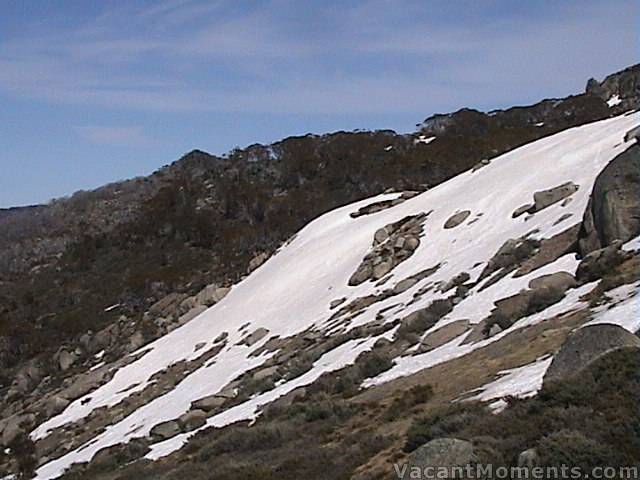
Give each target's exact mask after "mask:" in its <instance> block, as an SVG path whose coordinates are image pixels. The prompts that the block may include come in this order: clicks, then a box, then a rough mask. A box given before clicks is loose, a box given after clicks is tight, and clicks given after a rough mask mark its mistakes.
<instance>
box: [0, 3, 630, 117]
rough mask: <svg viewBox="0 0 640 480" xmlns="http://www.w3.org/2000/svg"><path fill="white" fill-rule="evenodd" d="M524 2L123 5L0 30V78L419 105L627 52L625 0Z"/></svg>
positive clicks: (33, 92) (81, 87)
mask: <svg viewBox="0 0 640 480" xmlns="http://www.w3.org/2000/svg"><path fill="white" fill-rule="evenodd" d="M498 3H501V2H495V1H494V2H487V3H486V5H487V8H488V6H490V5H493V4H498ZM503 3H505V2H503ZM506 4H507V5H508V4H509V2H506ZM512 5H513V4H512ZM530 5H531V8H530V9H529V11H528V12H527V14H526V15H524V14H519V13H518V12H517V11H516V12H512V13H510V14H508V15H507V14H504V15H486V14H484V13H483V11H482V9H481V8H478V7H477V4H475V2H468V1H461V2H439V1H432V2H417V1H406V2H397V1H389V0H369V1H362V2H353V3H349V2H347V3H344V4H343V3H342V2H341V3H336V4H325V3H324V2H322V4H317V5H313V6H310V5H309V4H305V5H304V6H303V5H300V4H299V3H297V2H293V1H287V0H271V1H268V2H262V3H259V4H256V5H254V6H253V7H250V8H249V7H245V8H240V7H239V6H238V4H237V2H230V1H229V2H227V1H217V2H209V1H198V0H166V1H163V2H159V3H154V4H153V5H152V6H149V5H145V4H142V5H140V4H134V6H131V5H130V4H124V6H122V7H118V8H112V9H110V10H107V11H105V12H104V13H102V14H99V15H96V16H94V17H89V18H86V19H85V20H84V22H83V23H81V24H79V25H77V26H74V27H67V28H64V29H60V28H59V27H56V26H52V27H51V28H49V29H47V28H42V29H40V32H41V33H39V34H38V35H36V36H30V37H27V38H21V37H15V38H9V39H7V40H5V41H4V42H1V43H0V90H4V91H5V92H8V93H10V94H12V95H17V96H25V97H31V98H37V99H41V100H45V101H50V102H56V103H61V104H73V105H78V104H80V105H87V106H98V107H102V108H119V109H138V110H144V111H202V110H212V111H220V112H238V111H252V112H273V113H287V112H289V113H319V114H326V113H344V112H345V111H349V112H351V113H366V112H380V113H382V112H389V113H397V112H408V111H421V112H425V113H427V112H428V111H430V110H438V109H442V108H447V107H450V106H451V105H456V104H459V105H462V104H464V103H471V104H473V103H474V102H477V101H478V99H479V98H482V99H484V103H486V104H491V103H493V104H502V103H506V102H509V101H512V100H513V99H515V98H522V96H523V95H522V92H523V91H524V90H526V91H529V92H535V93H533V94H534V95H535V94H537V93H538V92H539V91H550V92H559V93H560V92H562V93H568V91H571V89H574V87H575V85H574V84H575V82H576V79H580V80H579V81H580V82H582V81H583V80H584V79H586V77H587V76H588V75H592V74H595V75H598V74H601V73H604V72H606V71H609V70H611V69H612V68H618V67H622V66H624V65H625V64H627V63H631V62H632V61H633V59H634V52H633V46H632V45H633V44H634V41H635V38H634V37H635V16H634V15H633V10H634V8H635V6H634V2H631V1H629V2H627V1H624V0H621V1H619V2H616V8H612V7H611V4H609V3H608V2H597V1H589V2H573V3H572V2H562V3H560V4H552V3H549V2H542V1H541V2H531V4H530ZM536 5H537V6H536ZM303 7H304V8H303ZM449 10H455V11H456V12H458V13H459V16H458V17H456V16H455V15H452V14H451V12H450V11H449ZM549 10H553V12H550V11H549ZM630 12H631V14H630ZM45 27H46V26H45ZM563 89H564V90H566V92H563Z"/></svg>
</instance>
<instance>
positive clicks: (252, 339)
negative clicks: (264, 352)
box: [240, 327, 269, 347]
mask: <svg viewBox="0 0 640 480" xmlns="http://www.w3.org/2000/svg"><path fill="white" fill-rule="evenodd" d="M268 333H269V330H268V329H266V328H262V327H260V328H258V329H256V330H254V331H253V332H251V333H250V334H249V335H247V336H246V337H244V338H243V339H242V340H241V341H240V343H241V344H243V345H247V346H249V347H250V346H252V345H255V344H256V343H258V342H259V341H260V340H262V339H263V338H264V337H265V336H266V335H267V334H268Z"/></svg>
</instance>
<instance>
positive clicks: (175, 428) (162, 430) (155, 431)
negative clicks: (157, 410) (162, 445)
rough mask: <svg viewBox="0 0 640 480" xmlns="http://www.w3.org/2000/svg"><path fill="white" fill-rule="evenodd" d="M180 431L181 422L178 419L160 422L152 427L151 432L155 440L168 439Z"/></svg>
mask: <svg viewBox="0 0 640 480" xmlns="http://www.w3.org/2000/svg"><path fill="white" fill-rule="evenodd" d="M179 433H181V429H180V424H179V423H178V422H177V421H176V420H169V421H168V422H163V423H159V424H158V425H156V426H155V427H153V428H152V429H151V432H149V434H150V435H151V438H153V439H154V440H155V441H161V440H166V439H168V438H172V437H175V436H176V435H178V434H179Z"/></svg>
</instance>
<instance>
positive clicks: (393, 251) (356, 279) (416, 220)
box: [349, 212, 430, 286]
mask: <svg viewBox="0 0 640 480" xmlns="http://www.w3.org/2000/svg"><path fill="white" fill-rule="evenodd" d="M429 213H430V212H429ZM429 213H420V214H417V215H410V216H407V217H405V218H403V219H401V220H399V221H397V222H394V223H390V224H389V225H386V226H385V227H383V228H381V229H378V230H377V231H376V233H375V234H374V239H373V249H372V250H371V251H370V252H369V253H368V254H367V255H366V256H365V257H364V259H363V260H362V262H361V263H360V265H358V268H357V269H356V271H355V272H354V273H353V274H352V275H351V278H349V285H350V286H356V285H360V284H361V283H364V282H366V281H367V280H379V279H381V278H382V277H384V276H385V275H387V274H388V273H389V272H390V271H391V270H393V269H394V268H395V267H396V266H397V265H399V264H400V263H402V262H403V261H405V260H406V259H407V258H409V257H410V256H411V255H413V252H414V251H415V250H416V249H417V248H418V246H419V245H420V238H419V235H420V233H422V229H423V223H424V220H425V219H426V218H427V216H428V215H429Z"/></svg>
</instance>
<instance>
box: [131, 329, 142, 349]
mask: <svg viewBox="0 0 640 480" xmlns="http://www.w3.org/2000/svg"><path fill="white" fill-rule="evenodd" d="M144 344H145V339H144V335H143V334H142V332H135V333H134V334H133V335H131V338H130V339H129V351H130V352H135V351H136V350H138V349H139V348H140V347H142V346H143V345H144Z"/></svg>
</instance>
